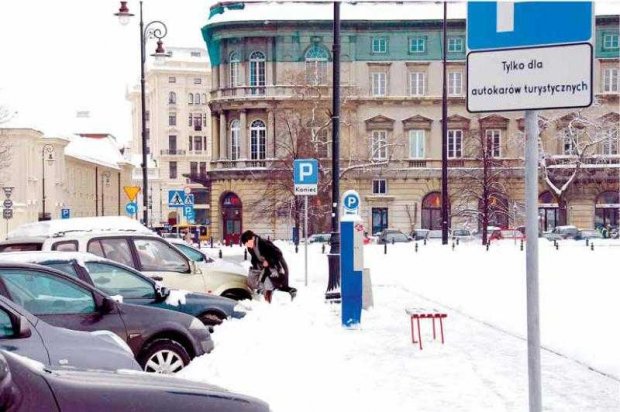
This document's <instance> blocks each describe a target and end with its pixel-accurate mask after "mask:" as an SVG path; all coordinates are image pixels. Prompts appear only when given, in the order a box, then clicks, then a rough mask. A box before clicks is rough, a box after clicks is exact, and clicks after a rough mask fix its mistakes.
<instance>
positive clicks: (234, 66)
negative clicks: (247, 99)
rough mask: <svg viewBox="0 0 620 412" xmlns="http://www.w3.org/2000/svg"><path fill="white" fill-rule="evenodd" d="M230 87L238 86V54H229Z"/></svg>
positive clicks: (239, 60)
mask: <svg viewBox="0 0 620 412" xmlns="http://www.w3.org/2000/svg"><path fill="white" fill-rule="evenodd" d="M229 61H230V75H229V76H230V87H237V86H239V64H240V62H241V59H240V58H239V53H237V52H232V53H230V59H229Z"/></svg>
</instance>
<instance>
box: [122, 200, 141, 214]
mask: <svg viewBox="0 0 620 412" xmlns="http://www.w3.org/2000/svg"><path fill="white" fill-rule="evenodd" d="M125 212H127V214H128V215H130V216H133V215H135V214H136V213H138V204H137V203H136V202H129V203H127V204H126V205H125Z"/></svg>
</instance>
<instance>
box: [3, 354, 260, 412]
mask: <svg viewBox="0 0 620 412" xmlns="http://www.w3.org/2000/svg"><path fill="white" fill-rule="evenodd" d="M0 410H3V411H60V412H77V411H114V412H130V411H136V410H143V411H212V412H230V411H235V412H269V406H268V405H267V404H266V403H265V402H263V401H261V400H259V399H256V398H252V397H249V396H245V395H240V394H236V393H233V392H229V391H227V390H225V389H222V388H218V387H216V386H212V385H208V384H205V383H199V382H192V381H188V380H184V379H179V378H175V377H172V376H159V375H154V374H150V373H142V372H134V371H117V372H105V371H83V370H49V369H46V368H45V367H44V365H42V364H40V363H38V362H36V361H33V360H30V359H28V358H24V357H21V356H18V355H15V354H11V353H8V352H5V351H1V352H0Z"/></svg>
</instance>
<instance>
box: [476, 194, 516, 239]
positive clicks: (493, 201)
mask: <svg viewBox="0 0 620 412" xmlns="http://www.w3.org/2000/svg"><path fill="white" fill-rule="evenodd" d="M478 211H479V213H480V217H479V221H478V228H479V229H480V230H482V223H483V222H482V220H483V219H482V218H483V216H482V214H483V213H484V203H483V201H482V199H480V200H479V201H478ZM487 218H488V222H487V223H488V226H496V227H500V228H502V229H507V228H508V226H509V210H508V199H507V198H506V196H504V195H502V194H499V193H493V194H491V195H489V210H488V211H487Z"/></svg>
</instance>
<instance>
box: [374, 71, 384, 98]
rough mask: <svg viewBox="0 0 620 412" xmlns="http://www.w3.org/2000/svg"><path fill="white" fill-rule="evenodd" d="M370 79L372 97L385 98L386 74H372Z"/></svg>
mask: <svg viewBox="0 0 620 412" xmlns="http://www.w3.org/2000/svg"><path fill="white" fill-rule="evenodd" d="M370 77H371V81H372V84H371V87H372V90H371V93H372V95H373V96H385V95H386V86H387V73H386V72H384V71H377V72H372V73H371V74H370Z"/></svg>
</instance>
